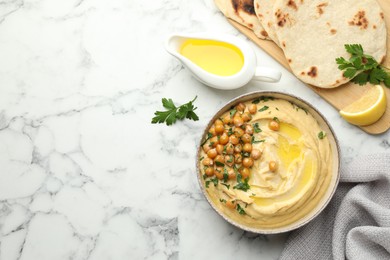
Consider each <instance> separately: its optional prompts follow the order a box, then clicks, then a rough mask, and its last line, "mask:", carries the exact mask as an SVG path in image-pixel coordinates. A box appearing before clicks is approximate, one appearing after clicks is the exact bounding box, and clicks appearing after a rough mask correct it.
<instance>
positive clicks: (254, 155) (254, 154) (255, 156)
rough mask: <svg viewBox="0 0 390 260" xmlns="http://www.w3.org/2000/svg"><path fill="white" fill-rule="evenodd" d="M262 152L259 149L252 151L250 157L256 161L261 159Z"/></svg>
mask: <svg viewBox="0 0 390 260" xmlns="http://www.w3.org/2000/svg"><path fill="white" fill-rule="evenodd" d="M261 154H262V152H261V151H260V150H259V149H252V152H251V157H252V158H253V160H257V159H259V158H260V157H261Z"/></svg>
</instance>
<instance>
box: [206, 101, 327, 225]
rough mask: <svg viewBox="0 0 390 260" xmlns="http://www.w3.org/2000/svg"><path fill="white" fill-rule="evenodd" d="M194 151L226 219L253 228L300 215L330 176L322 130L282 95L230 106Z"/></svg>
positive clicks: (289, 220)
mask: <svg viewBox="0 0 390 260" xmlns="http://www.w3.org/2000/svg"><path fill="white" fill-rule="evenodd" d="M199 156H200V158H199V166H200V167H199V168H200V171H201V174H202V176H203V182H204V185H205V188H206V191H207V193H208V195H209V197H210V199H211V200H212V201H213V202H214V204H215V205H216V206H217V207H218V208H219V210H220V211H222V212H223V213H224V214H226V215H227V216H228V217H230V218H231V219H233V220H235V221H237V222H238V223H241V224H244V225H247V226H250V227H254V228H275V227H282V226H286V225H288V224H291V223H293V222H295V221H297V220H298V219H300V218H302V217H303V216H305V215H306V214H308V213H309V212H310V211H311V210H313V208H315V206H316V205H317V204H318V202H319V200H320V199H321V198H322V197H323V195H324V193H325V192H326V191H327V188H328V186H329V183H330V180H331V178H332V176H331V175H332V150H331V146H330V143H329V140H328V138H327V136H326V133H325V132H324V131H323V130H322V129H321V128H320V126H319V124H318V122H317V121H316V120H315V119H314V118H313V116H312V115H311V114H310V113H308V112H307V111H306V110H305V109H302V108H300V107H299V106H297V105H295V104H293V103H291V102H289V101H286V100H283V99H273V98H270V97H263V98H261V99H257V100H253V101H248V102H245V103H240V104H238V105H236V106H234V107H232V108H231V109H230V110H229V111H227V112H226V113H224V114H223V115H222V116H221V117H220V118H219V119H217V120H216V121H215V122H214V123H213V125H212V126H211V127H210V128H209V132H208V134H207V136H206V137H205V141H204V143H203V144H202V148H201V151H200V153H199Z"/></svg>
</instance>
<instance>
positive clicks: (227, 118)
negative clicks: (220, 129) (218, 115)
mask: <svg viewBox="0 0 390 260" xmlns="http://www.w3.org/2000/svg"><path fill="white" fill-rule="evenodd" d="M222 121H223V123H224V124H225V125H229V124H231V123H232V122H233V119H232V118H231V116H230V114H227V115H226V116H224V117H223V119H222Z"/></svg>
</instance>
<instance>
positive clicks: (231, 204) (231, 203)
mask: <svg viewBox="0 0 390 260" xmlns="http://www.w3.org/2000/svg"><path fill="white" fill-rule="evenodd" d="M236 205H237V203H236V201H235V200H228V201H226V207H228V208H229V209H235V208H236Z"/></svg>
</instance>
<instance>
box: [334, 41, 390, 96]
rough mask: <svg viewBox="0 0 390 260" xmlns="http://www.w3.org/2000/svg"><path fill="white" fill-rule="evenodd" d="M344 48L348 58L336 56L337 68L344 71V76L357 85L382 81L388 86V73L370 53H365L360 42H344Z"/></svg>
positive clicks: (389, 82) (389, 76) (389, 74)
mask: <svg viewBox="0 0 390 260" xmlns="http://www.w3.org/2000/svg"><path fill="white" fill-rule="evenodd" d="M344 47H345V50H346V51H347V52H348V53H350V54H351V57H350V59H349V60H346V59H345V58H344V57H339V58H336V63H337V64H338V65H339V66H338V68H339V69H340V70H342V71H344V74H343V75H344V77H346V78H350V79H352V80H351V81H352V82H354V83H357V84H359V85H365V84H366V83H368V82H369V83H371V84H374V85H376V84H380V83H381V82H383V83H384V84H385V86H386V87H388V88H390V73H389V72H387V71H386V70H388V69H387V68H385V67H383V66H381V65H380V64H379V63H378V62H377V61H376V60H375V59H374V57H372V56H371V55H368V54H365V53H364V50H363V47H362V45H360V44H345V45H344Z"/></svg>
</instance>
